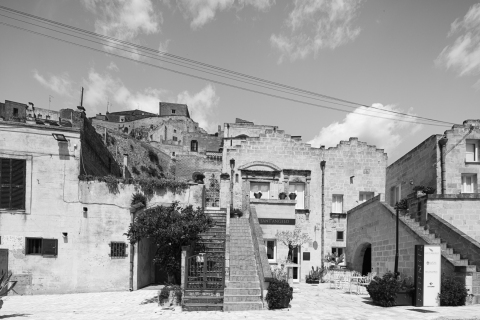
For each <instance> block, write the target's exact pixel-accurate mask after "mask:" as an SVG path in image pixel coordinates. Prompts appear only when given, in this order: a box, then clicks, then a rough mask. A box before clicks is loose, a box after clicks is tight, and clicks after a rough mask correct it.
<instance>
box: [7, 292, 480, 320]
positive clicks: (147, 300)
mask: <svg viewBox="0 0 480 320" xmlns="http://www.w3.org/2000/svg"><path fill="white" fill-rule="evenodd" d="M295 288H296V290H295V291H300V292H295V293H294V295H293V300H292V302H291V308H289V309H283V310H278V311H270V310H261V311H243V312H215V311H211V312H181V311H180V309H179V308H177V309H176V310H174V311H172V310H162V308H161V307H159V306H158V305H157V303H156V302H151V301H153V300H154V298H155V296H156V294H157V290H148V288H147V289H143V290H139V291H134V292H102V293H76V294H64V295H38V296H9V297H6V298H4V301H5V303H4V305H3V308H2V309H1V310H0V319H13V320H16V319H18V320H21V319H35V320H37V319H38V320H49V319H55V320H58V319H68V320H87V319H88V320H94V319H98V320H110V319H111V320H113V319H139V320H143V319H175V320H182V319H189V320H191V319H208V320H216V319H274V320H277V319H278V320H280V319H292V318H293V319H295V320H302V319H382V320H384V319H385V320H386V319H409V320H414V319H438V320H440V319H441V320H445V319H479V320H480V305H475V306H466V307H438V308H431V307H430V308H427V307H423V308H415V307H392V308H382V307H378V306H374V305H372V304H371V300H370V298H369V296H368V295H366V294H362V295H356V294H349V293H348V292H345V291H344V290H335V289H329V286H328V284H320V285H307V284H300V285H296V286H295ZM155 289H158V287H157V288H155Z"/></svg>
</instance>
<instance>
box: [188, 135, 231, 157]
mask: <svg viewBox="0 0 480 320" xmlns="http://www.w3.org/2000/svg"><path fill="white" fill-rule="evenodd" d="M192 140H195V141H197V146H198V148H197V151H196V152H198V153H205V152H206V151H219V150H220V148H222V147H223V133H222V132H217V133H216V135H215V134H204V133H200V132H188V133H185V134H184V135H183V145H184V146H185V148H184V149H186V151H187V152H189V151H191V142H192Z"/></svg>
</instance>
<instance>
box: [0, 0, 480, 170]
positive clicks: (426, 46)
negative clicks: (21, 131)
mask: <svg viewBox="0 0 480 320" xmlns="http://www.w3.org/2000/svg"><path fill="white" fill-rule="evenodd" d="M0 5H1V6H5V7H9V8H12V9H15V10H19V11H23V12H26V13H29V14H32V15H36V16H40V17H43V18H47V19H50V20H54V21H57V22H61V23H64V24H67V25H71V26H74V27H77V28H81V29H85V30H88V31H92V32H96V33H99V34H103V35H106V36H110V37H114V38H117V39H120V40H124V41H128V42H132V43H135V44H139V45H142V46H145V47H148V48H151V49H154V50H160V51H162V52H168V53H170V54H174V55H178V56H181V57H184V58H188V59H193V60H196V61H201V62H203V63H208V64H211V65H214V66H217V67H221V68H225V69H229V70H234V71H236V72H241V73H244V74H248V75H251V76H255V77H258V78H263V79H267V80H270V81H275V82H278V83H282V84H285V85H289V86H294V87H297V88H301V89H303V90H308V91H312V92H315V93H319V94H323V95H328V96H332V97H336V98H339V99H343V100H348V101H353V102H356V103H359V104H361V105H366V106H373V107H375V108H377V109H385V110H392V111H395V112H401V113H408V114H411V115H417V116H421V117H427V118H433V119H437V120H442V121H446V122H449V123H459V124H461V123H462V122H463V121H464V120H466V119H479V118H480V114H479V113H480V112H479V111H480V108H479V103H478V102H479V93H480V91H479V90H480V3H478V1H466V0H462V1H457V0H450V1H444V0H422V1H417V0H405V1H398V0H382V1H379V0H363V1H359V0H329V1H327V0H297V1H280V0H277V1H275V0H256V1H255V0H196V1H193V0H192V1H187V0H178V1H167V0H164V1H155V0H109V1H103V0H77V1H74V0H55V1H53V0H36V1H27V0H21V1H19V0H0ZM0 14H1V15H0V22H2V23H8V24H10V25H15V26H17V27H21V28H25V29H29V30H33V31H36V32H40V33H43V34H47V35H50V36H55V37H58V38H61V39H64V40H67V41H71V42H75V43H79V44H83V45H88V46H91V47H93V48H96V49H97V50H100V52H99V51H92V50H88V49H85V48H83V47H78V46H75V45H72V44H69V43H65V42H61V41H57V40H54V39H50V38H46V37H43V36H40V35H37V34H32V33H29V32H26V31H24V30H21V29H16V28H12V27H10V26H6V25H4V24H0V43H1V44H2V50H1V53H0V101H4V100H12V101H17V102H22V103H27V102H33V103H34V104H35V106H36V107H41V108H50V109H52V110H60V109H62V108H75V106H77V105H79V104H80V92H81V87H84V88H85V93H84V106H85V108H86V111H87V116H89V117H91V116H94V115H96V114H97V113H102V114H104V113H105V112H106V111H107V105H108V109H109V111H110V112H113V111H122V110H128V109H142V110H145V111H150V112H154V113H158V103H159V102H160V101H166V102H178V103H187V104H188V106H189V109H190V113H191V115H192V118H193V119H194V120H195V121H197V122H199V124H200V125H201V126H202V127H204V128H205V129H207V130H208V131H209V132H215V131H216V130H217V126H218V125H220V124H222V125H223V124H224V123H226V122H234V121H235V118H241V119H246V120H249V121H253V122H255V123H256V124H266V125H276V126H278V127H279V129H283V130H285V132H286V133H288V134H291V135H297V136H298V135H300V136H302V139H303V141H305V142H308V143H311V144H312V145H313V146H315V147H318V146H320V145H325V146H326V147H334V146H336V145H337V144H338V143H339V141H340V140H348V138H349V137H358V138H359V139H360V140H361V141H365V142H367V143H368V144H370V145H376V146H377V147H378V148H382V149H385V151H386V152H387V153H388V156H389V163H392V162H393V161H395V160H397V159H398V158H399V157H401V156H402V155H403V154H405V153H407V152H408V151H409V150H411V149H413V148H414V147H415V146H416V145H418V144H419V143H420V142H422V141H423V140H425V139H426V138H427V137H429V136H430V135H432V134H442V133H443V132H444V131H445V130H447V129H449V128H450V127H451V125H449V124H447V125H442V126H430V125H425V124H421V123H418V122H399V121H393V120H392V119H398V117H397V116H396V115H395V114H391V113H388V114H385V113H383V114H380V113H381V112H382V111H379V110H377V111H376V112H377V113H373V112H372V111H366V110H367V108H366V107H358V108H355V107H353V108H346V107H342V106H339V105H335V104H331V103H328V102H323V101H318V100H312V99H308V98H303V97H298V96H294V95H290V94H286V93H282V92H275V91H271V90H269V89H265V88H261V87H258V86H252V85H250V84H242V83H238V82H235V81H232V80H229V79H225V78H221V77H217V76H212V75H209V74H205V73H202V72H199V71H196V70H192V69H188V68H185V67H181V66H176V65H172V64H170V63H166V62H162V61H159V60H154V59H150V58H147V57H144V56H142V55H141V53H140V52H139V51H136V50H133V51H131V52H125V51H124V50H121V48H119V47H115V46H113V47H112V46H104V45H101V44H95V43H89V42H87V41H85V40H81V39H77V38H73V37H71V36H67V35H62V34H58V33H56V32H54V31H52V30H46V29H44V28H41V27H37V26H32V25H30V24H27V23H25V22H21V21H18V20H13V19H11V18H15V19H23V20H24V21H28V22H32V21H31V20H28V19H24V18H21V17H19V16H16V15H14V14H11V13H7V12H5V11H3V10H0ZM7 16H8V17H7ZM9 17H10V18H9ZM112 54H114V55H112ZM115 55H120V56H126V57H127V58H129V59H130V60H129V59H123V58H121V57H118V56H115ZM131 59H133V60H137V61H141V62H144V63H149V64H153V65H156V66H160V67H163V68H169V69H173V70H176V71H181V72H185V73H188V74H191V75H196V76H200V77H203V78H206V79H208V80H205V79H198V78H194V77H190V76H186V75H182V74H178V73H173V72H170V71H167V70H165V69H160V68H156V67H152V66H150V65H145V64H143V63H139V62H136V61H132V60H131ZM219 81H220V82H226V83H230V84H234V85H237V86H242V87H245V88H249V89H251V90H256V91H261V92H266V93H268V94H272V95H274V96H266V95H261V94H258V93H254V92H251V91H245V90H240V89H238V88H233V87H229V86H226V85H223V84H221V83H219ZM275 96H285V97H287V98H289V99H295V100H302V101H307V102H308V103H312V104H315V106H312V105H307V104H302V103H298V102H295V101H292V100H283V99H279V98H277V97H275ZM320 105H321V106H328V107H334V108H342V109H346V110H348V113H346V112H339V111H336V110H331V109H326V108H322V107H320ZM370 110H371V109H370ZM378 112H380V113H378ZM365 113H369V114H370V115H374V116H375V117H370V116H365ZM403 119H404V118H403ZM409 119H410V120H412V119H414V118H409ZM412 121H414V120H412Z"/></svg>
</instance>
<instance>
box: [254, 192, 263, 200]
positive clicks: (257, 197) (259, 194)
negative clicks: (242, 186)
mask: <svg viewBox="0 0 480 320" xmlns="http://www.w3.org/2000/svg"><path fill="white" fill-rule="evenodd" d="M253 195H254V196H255V199H260V198H261V197H262V193H261V192H260V191H258V192H255V193H254V194H253Z"/></svg>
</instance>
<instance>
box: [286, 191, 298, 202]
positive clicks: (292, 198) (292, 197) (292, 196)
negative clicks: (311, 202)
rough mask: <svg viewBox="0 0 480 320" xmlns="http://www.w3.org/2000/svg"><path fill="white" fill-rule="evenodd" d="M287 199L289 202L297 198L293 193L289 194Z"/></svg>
mask: <svg viewBox="0 0 480 320" xmlns="http://www.w3.org/2000/svg"><path fill="white" fill-rule="evenodd" d="M288 197H289V198H290V200H295V199H296V198H297V194H296V193H293V192H291V193H290V194H289V195H288Z"/></svg>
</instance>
